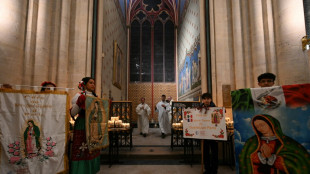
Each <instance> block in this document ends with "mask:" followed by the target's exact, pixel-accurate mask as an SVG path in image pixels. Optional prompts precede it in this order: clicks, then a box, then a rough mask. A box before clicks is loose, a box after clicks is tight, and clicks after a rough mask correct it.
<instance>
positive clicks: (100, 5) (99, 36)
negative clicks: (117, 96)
mask: <svg viewBox="0 0 310 174" xmlns="http://www.w3.org/2000/svg"><path fill="white" fill-rule="evenodd" d="M97 5H98V10H97V13H98V16H97V46H96V47H97V48H96V51H97V52H96V72H95V77H96V82H97V83H96V94H97V95H98V96H99V97H101V96H102V94H101V91H102V87H101V85H102V59H103V56H102V55H103V50H102V44H103V36H102V35H103V32H104V31H103V20H104V18H103V10H104V8H103V7H104V2H103V1H98V4H97Z"/></svg>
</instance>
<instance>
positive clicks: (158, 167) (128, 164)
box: [99, 128, 235, 174]
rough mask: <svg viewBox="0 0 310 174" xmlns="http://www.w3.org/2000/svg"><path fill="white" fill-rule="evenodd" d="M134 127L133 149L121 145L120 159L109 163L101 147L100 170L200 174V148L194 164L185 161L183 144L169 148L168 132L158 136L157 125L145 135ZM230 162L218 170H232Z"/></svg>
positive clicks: (226, 173)
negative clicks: (163, 137)
mask: <svg viewBox="0 0 310 174" xmlns="http://www.w3.org/2000/svg"><path fill="white" fill-rule="evenodd" d="M139 133H140V132H138V130H137V129H134V131H133V137H132V141H133V148H132V150H129V148H128V149H126V148H122V149H120V163H118V164H113V165H112V166H109V165H108V164H107V165H105V164H104V163H107V150H106V151H104V152H103V153H104V155H103V158H105V159H102V160H103V165H101V170H100V172H99V173H100V174H118V173H119V174H196V173H197V174H199V173H202V167H201V164H200V155H199V153H200V151H199V150H196V151H198V154H196V155H195V162H194V163H193V165H192V166H191V165H189V164H184V163H183V161H184V158H183V154H184V151H183V148H174V149H173V150H172V149H171V148H170V143H171V136H170V135H167V136H166V138H165V139H162V138H161V134H160V130H159V129H158V128H150V131H149V134H148V135H147V137H143V136H141V135H140V134H139ZM234 173H235V170H232V168H230V167H229V166H225V165H220V166H219V169H218V174H234Z"/></svg>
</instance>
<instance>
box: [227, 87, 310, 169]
mask: <svg viewBox="0 0 310 174" xmlns="http://www.w3.org/2000/svg"><path fill="white" fill-rule="evenodd" d="M231 96H232V107H233V119H234V135H235V140H234V141H235V155H236V170H237V171H236V172H237V173H241V174H248V173H266V174H268V173H304V174H309V173H310V154H309V152H310V84H300V85H283V86H274V87H266V88H246V89H240V90H236V91H232V92H231Z"/></svg>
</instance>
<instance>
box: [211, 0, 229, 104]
mask: <svg viewBox="0 0 310 174" xmlns="http://www.w3.org/2000/svg"><path fill="white" fill-rule="evenodd" d="M213 3H214V6H213V10H214V19H213V20H214V37H215V44H214V47H215V60H214V61H216V62H215V68H216V70H215V73H216V88H217V93H216V97H217V103H216V104H217V105H218V106H222V104H223V92H222V86H223V85H226V84H231V82H232V81H233V80H234V79H232V78H231V63H232V62H231V61H232V57H233V56H232V55H233V53H232V51H233V50H232V44H231V43H232V42H231V41H232V35H231V29H232V28H231V25H229V20H230V19H229V18H228V17H229V16H230V11H229V8H230V7H228V6H229V5H228V2H227V1H225V0H216V1H213ZM212 89H213V88H212ZM213 90H214V89H213ZM213 96H214V95H213ZM213 98H214V97H213Z"/></svg>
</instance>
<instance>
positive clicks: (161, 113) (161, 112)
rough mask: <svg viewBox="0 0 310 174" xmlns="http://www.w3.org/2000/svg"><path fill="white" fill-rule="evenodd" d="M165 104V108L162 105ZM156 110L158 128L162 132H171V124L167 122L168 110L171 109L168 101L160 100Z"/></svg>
mask: <svg viewBox="0 0 310 174" xmlns="http://www.w3.org/2000/svg"><path fill="white" fill-rule="evenodd" d="M162 105H165V106H166V109H165V108H164V107H163V106H162ZM156 108H157V110H156V112H158V122H159V128H160V130H161V132H162V133H164V134H167V133H170V132H171V125H170V122H169V112H170V110H171V108H170V105H169V103H167V102H166V101H164V102H163V101H160V102H158V103H157V105H156Z"/></svg>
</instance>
